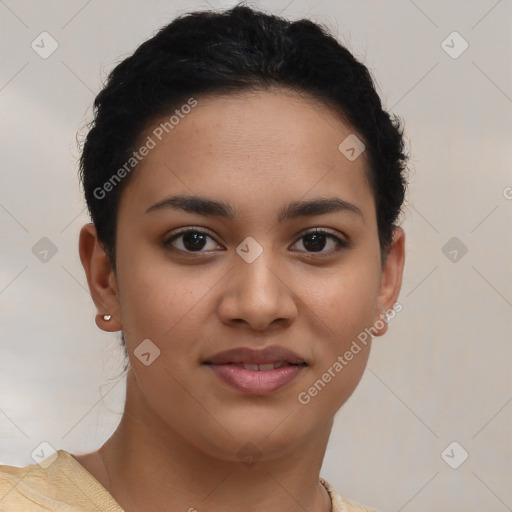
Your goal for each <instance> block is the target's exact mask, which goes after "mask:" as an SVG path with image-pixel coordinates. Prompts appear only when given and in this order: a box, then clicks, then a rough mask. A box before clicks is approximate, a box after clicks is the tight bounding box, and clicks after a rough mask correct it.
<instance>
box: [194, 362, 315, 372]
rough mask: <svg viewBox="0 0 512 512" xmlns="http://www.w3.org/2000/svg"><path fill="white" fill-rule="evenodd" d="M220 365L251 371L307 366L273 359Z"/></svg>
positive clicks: (208, 363)
mask: <svg viewBox="0 0 512 512" xmlns="http://www.w3.org/2000/svg"><path fill="white" fill-rule="evenodd" d="M203 364H207V365H214V366H218V365H219V364H215V363H211V362H208V361H207V362H205V363H203ZM221 364H222V365H226V366H236V367H238V368H243V369H244V370H248V371H253V372H268V371H271V370H277V369H279V368H283V367H285V366H307V363H305V362H303V363H290V362H289V361H274V362H271V363H260V364H257V363H249V362H244V363H235V362H229V363H221Z"/></svg>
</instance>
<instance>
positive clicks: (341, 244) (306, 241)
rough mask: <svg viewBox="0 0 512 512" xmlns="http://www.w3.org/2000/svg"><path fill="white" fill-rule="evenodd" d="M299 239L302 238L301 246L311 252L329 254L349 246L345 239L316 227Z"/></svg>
mask: <svg viewBox="0 0 512 512" xmlns="http://www.w3.org/2000/svg"><path fill="white" fill-rule="evenodd" d="M299 240H302V246H303V247H304V248H305V249H306V252H313V253H315V252H317V253H322V254H329V253H332V252H337V251H339V250H341V249H342V248H346V247H348V246H349V244H348V242H346V241H345V240H342V239H340V238H339V237H337V236H335V235H333V234H331V233H329V232H327V231H325V230H322V229H316V230H315V231H311V232H309V233H305V234H303V235H302V236H301V238H300V239H299ZM296 243H299V242H296ZM325 247H327V248H328V250H326V251H324V249H325ZM300 252H304V251H300Z"/></svg>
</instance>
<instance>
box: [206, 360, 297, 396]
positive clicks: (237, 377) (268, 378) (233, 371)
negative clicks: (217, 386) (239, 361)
mask: <svg viewBox="0 0 512 512" xmlns="http://www.w3.org/2000/svg"><path fill="white" fill-rule="evenodd" d="M207 366H209V367H210V368H211V369H212V370H213V371H214V372H215V374H216V375H218V376H219V377H220V378H221V379H222V380H223V381H224V382H226V383H228V384H229V385H230V386H232V387H233V388H235V389H237V390H238V391H242V392H244V393H249V394H251V395H266V394H267V393H272V392H273V391H277V390H278V389H281V388H282V387H284V386H286V385H287V384H289V383H290V382H292V381H294V380H295V379H296V378H297V377H298V375H299V374H300V372H301V370H303V369H304V368H305V367H304V366H295V365H290V366H283V367H281V368H276V369H275V370H262V371H260V370H256V371H253V370H245V369H244V368H241V367H240V366H235V365H233V364H209V365H207Z"/></svg>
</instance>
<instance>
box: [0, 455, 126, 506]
mask: <svg viewBox="0 0 512 512" xmlns="http://www.w3.org/2000/svg"><path fill="white" fill-rule="evenodd" d="M0 510H1V511H2V512H19V511H21V510H23V511H24V512H36V511H38V512H40V511H63V512H64V511H69V510H76V511H80V510H84V511H85V510H88V511H93V510H98V511H100V510H102V511H103V510H104V511H109V512H122V509H121V508H120V507H119V505H118V504H117V503H116V502H115V501H114V499H113V498H112V497H111V496H110V494H109V493H108V492H107V491H106V489H104V488H103V487H102V486H101V484H100V483H99V482H98V481H97V480H95V479H94V477H93V476H92V475H91V474H90V473H89V472H88V471H87V470H86V469H85V468H84V467H83V466H81V465H80V464H79V463H78V461H76V460H75V459H74V458H73V456H72V455H71V454H69V453H68V452H66V451H64V450H58V451H57V452H55V453H54V454H53V455H51V456H50V457H48V458H46V459H45V460H44V461H42V462H41V463H40V464H29V465H27V466H25V467H21V468H20V467H15V466H5V465H4V466H2V465H0Z"/></svg>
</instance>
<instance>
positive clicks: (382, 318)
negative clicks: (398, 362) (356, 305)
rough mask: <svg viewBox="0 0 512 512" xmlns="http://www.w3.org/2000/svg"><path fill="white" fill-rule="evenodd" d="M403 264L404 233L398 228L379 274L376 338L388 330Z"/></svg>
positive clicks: (400, 281) (398, 289) (398, 291)
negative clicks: (389, 317)
mask: <svg viewBox="0 0 512 512" xmlns="http://www.w3.org/2000/svg"><path fill="white" fill-rule="evenodd" d="M404 264H405V233H404V230H403V229H402V228H400V227H397V228H395V229H394V231H393V238H392V241H391V245H390V248H389V252H388V255H387V258H386V262H385V264H384V267H383V269H382V273H381V282H380V291H379V296H378V299H377V300H378V302H377V303H378V306H379V307H378V313H377V315H378V319H376V321H375V331H376V336H382V335H383V334H385V333H386V331H387V330H388V318H387V316H388V315H387V313H388V311H394V307H393V306H394V305H395V304H396V301H397V299H398V295H399V294H400V289H401V287H402V276H403V270H404Z"/></svg>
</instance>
